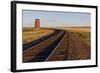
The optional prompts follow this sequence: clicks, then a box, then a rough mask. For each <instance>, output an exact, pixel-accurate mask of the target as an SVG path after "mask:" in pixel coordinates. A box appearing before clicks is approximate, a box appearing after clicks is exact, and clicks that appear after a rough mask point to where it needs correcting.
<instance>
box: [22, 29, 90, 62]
mask: <svg viewBox="0 0 100 73" xmlns="http://www.w3.org/2000/svg"><path fill="white" fill-rule="evenodd" d="M90 51H91V50H90V45H89V44H87V42H86V41H85V40H83V39H82V38H80V37H78V36H77V35H75V34H73V33H71V32H65V31H62V30H60V31H59V33H57V34H55V35H53V36H52V37H50V38H49V39H46V40H45V41H43V42H41V43H39V44H37V45H36V46H33V47H31V48H29V49H26V50H24V51H23V62H24V63H25V62H44V61H64V60H84V59H90V58H91V56H90V53H91V52H90Z"/></svg>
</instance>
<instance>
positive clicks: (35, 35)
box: [23, 27, 54, 44]
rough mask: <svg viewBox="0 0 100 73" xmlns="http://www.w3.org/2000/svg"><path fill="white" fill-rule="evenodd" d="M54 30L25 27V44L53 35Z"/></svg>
mask: <svg viewBox="0 0 100 73" xmlns="http://www.w3.org/2000/svg"><path fill="white" fill-rule="evenodd" d="M53 32H54V30H50V29H42V28H41V29H38V30H36V29H34V28H32V27H26V28H25V27H24V28H23V44H25V43H29V42H31V41H34V40H36V39H39V38H41V37H44V36H47V35H49V34H52V33H53Z"/></svg>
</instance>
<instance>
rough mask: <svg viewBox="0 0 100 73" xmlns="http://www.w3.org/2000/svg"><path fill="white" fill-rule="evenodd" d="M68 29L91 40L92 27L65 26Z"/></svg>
mask: <svg viewBox="0 0 100 73" xmlns="http://www.w3.org/2000/svg"><path fill="white" fill-rule="evenodd" d="M63 29H64V30H66V31H69V32H72V33H75V34H76V35H78V36H79V37H81V38H82V39H84V40H86V41H88V42H89V43H90V42H91V28H90V27H69V28H63Z"/></svg>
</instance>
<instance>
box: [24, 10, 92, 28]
mask: <svg viewBox="0 0 100 73" xmlns="http://www.w3.org/2000/svg"><path fill="white" fill-rule="evenodd" d="M35 19H40V23H41V24H40V25H41V27H74V26H75V27H77V26H90V24H91V14H90V13H77V12H54V11H34V10H23V27H34V23H35Z"/></svg>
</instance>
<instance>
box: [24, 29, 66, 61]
mask: <svg viewBox="0 0 100 73" xmlns="http://www.w3.org/2000/svg"><path fill="white" fill-rule="evenodd" d="M64 33H65V32H64V31H59V33H58V34H55V35H53V36H52V37H50V38H49V39H47V40H45V41H43V42H41V43H39V44H37V45H36V46H33V47H31V48H29V49H26V50H24V51H23V62H41V61H45V59H46V58H47V57H48V56H49V54H50V53H51V52H52V51H53V50H54V48H55V47H56V46H57V45H58V43H59V41H60V40H61V39H62V37H63V36H64Z"/></svg>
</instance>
